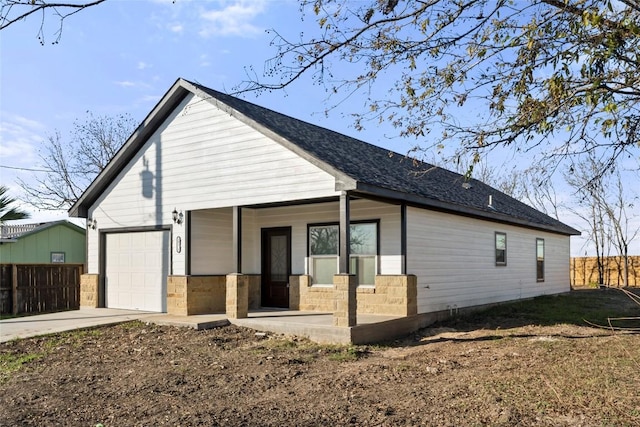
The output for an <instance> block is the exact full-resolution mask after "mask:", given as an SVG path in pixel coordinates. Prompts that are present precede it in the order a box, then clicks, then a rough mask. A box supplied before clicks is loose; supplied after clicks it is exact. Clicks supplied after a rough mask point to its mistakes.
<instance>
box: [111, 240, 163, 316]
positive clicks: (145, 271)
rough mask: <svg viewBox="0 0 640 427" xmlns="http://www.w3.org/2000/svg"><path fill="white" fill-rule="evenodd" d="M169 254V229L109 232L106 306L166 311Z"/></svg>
mask: <svg viewBox="0 0 640 427" xmlns="http://www.w3.org/2000/svg"><path fill="white" fill-rule="evenodd" d="M168 254H169V232H168V231H145V232H131V233H113V234H107V236H106V266H105V276H106V280H105V287H106V289H105V295H106V306H107V307H111V308H123V309H133V310H145V311H158V312H164V311H166V283H167V275H168V271H169V261H170V260H169V255H168Z"/></svg>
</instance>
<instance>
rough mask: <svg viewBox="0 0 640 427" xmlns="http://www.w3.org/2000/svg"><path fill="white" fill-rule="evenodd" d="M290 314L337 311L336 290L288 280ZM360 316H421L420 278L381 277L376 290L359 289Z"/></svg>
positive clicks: (296, 278)
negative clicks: (418, 314)
mask: <svg viewBox="0 0 640 427" xmlns="http://www.w3.org/2000/svg"><path fill="white" fill-rule="evenodd" d="M289 284H290V288H289V307H290V308H291V310H302V311H319V312H328V313H331V312H333V310H334V287H333V286H311V276H307V275H301V276H291V277H290V278H289ZM356 301H357V304H358V313H361V314H383V315H394V316H412V315H414V314H417V313H418V288H417V278H416V276H414V275H378V276H376V279H375V286H373V287H364V286H360V287H358V288H357V290H356Z"/></svg>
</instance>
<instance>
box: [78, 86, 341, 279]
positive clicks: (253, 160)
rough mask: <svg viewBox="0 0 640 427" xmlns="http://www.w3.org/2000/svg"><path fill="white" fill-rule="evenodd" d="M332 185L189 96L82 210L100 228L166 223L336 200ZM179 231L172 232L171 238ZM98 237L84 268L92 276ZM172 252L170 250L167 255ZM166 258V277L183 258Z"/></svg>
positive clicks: (178, 270) (91, 239)
mask: <svg viewBox="0 0 640 427" xmlns="http://www.w3.org/2000/svg"><path fill="white" fill-rule="evenodd" d="M337 194H338V193H337V192H336V191H335V180H334V178H333V177H332V176H331V175H329V174H328V173H326V172H324V171H322V170H321V169H320V168H318V167H316V166H314V165H312V164H311V163H309V162H307V161H306V160H304V159H302V158H300V157H299V156H298V155H296V154H294V153H293V152H291V151H289V150H287V149H286V148H284V147H283V146H281V145H280V144H278V143H276V142H274V141H272V140H270V139H269V138H267V137H265V136H264V135H262V134H261V133H259V132H257V131H256V130H254V129H252V128H251V127H249V126H247V125H245V124H243V123H242V122H240V121H239V120H237V119H235V118H233V117H231V116H230V115H229V114H227V113H224V112H222V111H220V110H218V109H217V108H215V107H213V106H212V105H211V104H209V103H208V102H206V101H203V100H202V99H200V98H197V97H194V96H193V95H189V96H188V97H187V98H186V99H185V100H184V101H183V102H182V103H181V104H180V105H179V106H178V107H177V108H176V109H175V111H174V112H173V113H172V114H171V115H170V116H169V117H168V118H167V120H166V121H165V122H164V123H163V124H162V125H161V126H160V127H159V128H158V129H157V131H156V132H155V133H154V134H153V135H151V137H150V138H149V140H148V141H147V142H146V143H145V144H144V146H143V147H142V148H141V149H140V151H139V152H138V153H137V154H136V156H135V157H134V158H133V159H132V160H131V162H130V163H129V164H128V165H127V166H126V167H125V169H124V170H123V171H122V172H121V173H120V175H119V176H118V177H117V178H116V179H115V180H114V181H113V182H112V183H111V184H110V185H109V186H108V188H107V189H106V190H105V191H104V193H103V194H102V196H101V197H100V198H99V200H98V201H97V202H96V203H95V204H94V205H93V206H92V207H91V208H90V209H89V214H90V216H91V217H93V218H96V219H97V220H98V226H99V227H100V229H105V228H107V229H108V228H112V229H114V228H123V227H142V226H155V225H161V224H164V225H170V224H172V219H171V212H172V211H173V209H174V208H177V209H178V210H179V211H180V210H181V211H183V212H186V211H197V210H200V209H212V208H220V207H229V206H242V205H246V204H252V203H270V202H283V201H291V200H297V199H307V198H314V197H327V196H335V195H337ZM184 229H185V227H184V225H182V226H178V225H176V226H174V229H173V235H172V239H173V242H174V243H175V237H177V236H178V235H180V236H182V239H183V242H184ZM97 236H98V233H97V232H92V233H89V234H88V268H89V272H90V273H97V272H98V239H97ZM174 252H175V250H174ZM185 253H186V251H184V250H183V251H182V255H181V254H176V253H174V254H173V260H174V261H173V262H174V265H173V273H174V274H182V273H183V272H184V261H185V259H184V254H185Z"/></svg>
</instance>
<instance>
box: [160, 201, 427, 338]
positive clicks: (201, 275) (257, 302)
mask: <svg viewBox="0 0 640 427" xmlns="http://www.w3.org/2000/svg"><path fill="white" fill-rule="evenodd" d="M405 212H406V206H405V205H404V204H402V203H398V202H389V201H381V200H372V199H368V198H366V197H363V196H362V195H354V194H352V193H350V192H342V194H341V195H340V196H339V197H335V198H331V199H321V200H307V201H297V202H294V203H287V204H276V205H273V204H271V205H257V206H243V207H237V206H236V207H221V208H211V209H204V210H198V211H190V212H187V213H186V214H185V218H184V219H185V221H184V223H179V224H177V225H174V227H173V228H172V236H173V239H174V240H176V241H178V240H179V239H180V240H182V242H183V243H182V245H178V244H175V243H174V248H179V247H180V246H182V247H183V248H184V251H183V252H182V253H180V252H176V251H174V253H173V262H172V263H173V265H174V266H180V265H183V266H184V272H185V274H175V271H176V269H175V268H174V274H171V275H169V276H168V278H167V304H166V306H167V312H168V313H169V314H172V315H184V316H190V315H202V314H213V313H224V314H225V315H226V316H227V317H228V318H232V319H243V318H247V317H248V313H249V312H250V311H252V310H258V309H262V308H265V307H275V308H286V309H289V310H293V311H304V312H319V313H331V314H332V322H331V324H332V325H333V326H343V327H352V326H355V325H357V324H358V322H359V319H358V315H382V316H393V317H407V316H412V315H415V314H417V305H416V303H417V302H416V299H417V289H416V278H415V276H412V275H407V274H406V224H405V221H406V219H405Z"/></svg>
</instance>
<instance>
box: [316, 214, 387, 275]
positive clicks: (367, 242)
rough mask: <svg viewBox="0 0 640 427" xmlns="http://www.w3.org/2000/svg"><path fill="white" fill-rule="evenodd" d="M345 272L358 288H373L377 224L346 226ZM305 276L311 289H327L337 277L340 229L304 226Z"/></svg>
mask: <svg viewBox="0 0 640 427" xmlns="http://www.w3.org/2000/svg"><path fill="white" fill-rule="evenodd" d="M350 235H351V242H350V249H349V250H350V257H349V262H350V266H349V270H350V272H351V273H352V274H355V275H356V280H357V283H358V285H374V284H375V277H376V274H377V273H378V246H379V242H378V221H373V222H372V221H367V222H353V223H351V226H350ZM308 242H309V274H310V275H311V280H312V283H313V284H314V285H331V284H333V276H334V275H335V274H337V273H338V263H339V256H340V226H339V225H338V224H335V223H332V224H312V225H309V226H308Z"/></svg>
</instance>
